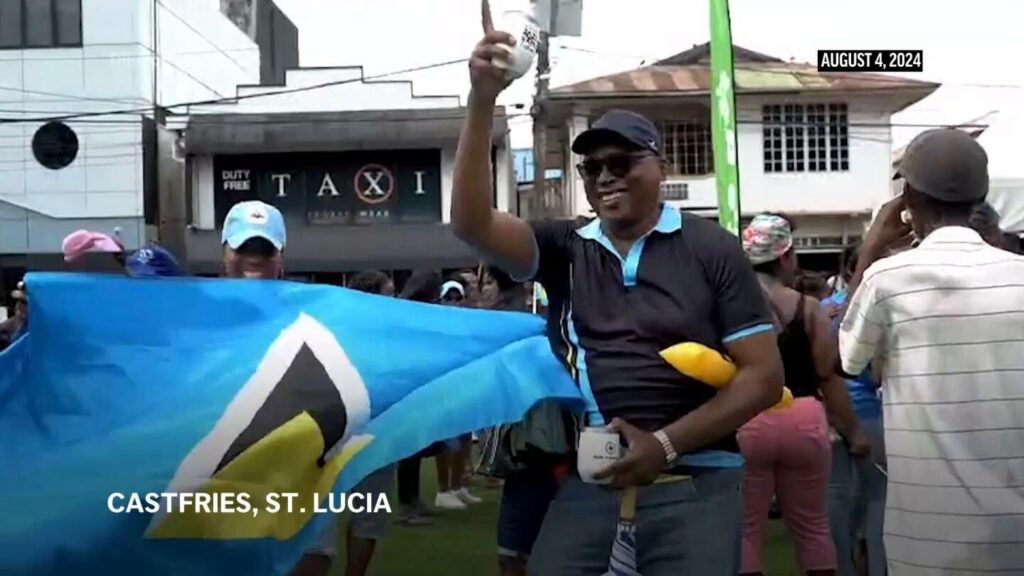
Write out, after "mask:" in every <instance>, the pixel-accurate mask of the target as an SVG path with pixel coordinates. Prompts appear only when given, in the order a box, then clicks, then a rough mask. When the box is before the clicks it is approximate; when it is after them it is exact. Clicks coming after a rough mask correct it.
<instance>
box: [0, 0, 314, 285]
mask: <svg viewBox="0 0 1024 576" xmlns="http://www.w3.org/2000/svg"><path fill="white" fill-rule="evenodd" d="M235 4H240V5H235ZM229 5H231V6H229ZM297 64H298V32H297V29H296V28H295V26H294V25H292V24H291V22H290V21H289V20H288V18H287V16H286V15H284V14H283V13H282V12H281V11H280V10H279V9H277V7H276V6H275V5H274V3H273V2H272V1H270V0H247V1H246V2H240V3H239V2H227V1H225V0H174V1H173V2H169V1H167V0H0V102H2V103H0V172H2V173H3V174H2V176H0V266H2V267H3V268H4V269H5V271H6V272H5V273H10V274H20V271H21V270H24V268H26V267H29V268H33V269H38V268H47V267H53V266H59V262H60V259H59V253H60V250H61V240H62V239H63V237H64V236H65V235H67V234H68V233H70V232H72V231H74V230H76V229H81V228H85V229H91V230H97V231H102V232H106V233H112V232H115V231H116V232H118V233H119V235H120V237H121V240H122V241H123V242H124V244H125V245H126V247H127V248H129V249H133V248H136V247H138V246H139V245H141V244H143V243H144V242H145V241H147V240H150V239H157V238H158V237H159V236H160V232H161V229H162V228H166V227H167V226H168V225H169V219H173V214H167V213H166V211H162V208H163V206H164V204H165V201H166V200H167V199H168V198H170V197H172V196H174V195H175V193H177V194H178V195H180V194H181V192H182V187H183V184H184V163H183V162H182V161H180V160H179V159H176V151H175V150H174V134H172V133H170V132H168V131H167V130H166V129H165V128H164V123H165V121H166V118H167V117H171V116H173V115H175V114H177V113H181V112H183V111H187V110H190V109H194V108H190V107H189V106H187V104H189V103H193V102H202V101H210V100H216V99H219V98H223V97H226V96H233V95H234V94H235V88H236V86H237V85H239V84H258V83H260V82H273V81H277V80H280V79H282V78H283V70H284V69H285V68H287V67H294V66H296V65H297ZM176 224H180V225H182V226H184V223H183V222H171V223H170V225H176ZM5 284H7V282H5Z"/></svg>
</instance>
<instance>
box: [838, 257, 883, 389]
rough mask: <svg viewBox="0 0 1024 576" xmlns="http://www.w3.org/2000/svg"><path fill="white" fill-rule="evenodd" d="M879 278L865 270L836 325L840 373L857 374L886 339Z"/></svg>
mask: <svg viewBox="0 0 1024 576" xmlns="http://www.w3.org/2000/svg"><path fill="white" fill-rule="evenodd" d="M878 292H879V291H878V280H877V278H876V277H875V276H873V275H870V269H869V270H868V273H866V274H865V275H864V281H863V282H861V284H860V286H859V287H858V288H857V292H856V293H855V294H854V295H853V296H852V297H851V298H850V305H849V306H847V308H846V315H845V316H844V317H843V323H842V324H841V325H840V327H839V358H840V360H842V365H843V372H845V373H847V374H860V373H861V372H863V371H864V369H865V368H867V366H868V364H870V363H871V361H872V360H873V359H874V358H875V356H876V355H877V354H878V352H879V351H880V349H881V347H882V346H883V343H884V341H885V332H886V329H887V328H886V326H887V324H886V322H885V310H884V309H883V306H884V303H882V302H879V296H878Z"/></svg>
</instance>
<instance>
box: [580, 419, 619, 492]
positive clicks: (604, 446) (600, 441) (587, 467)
mask: <svg viewBox="0 0 1024 576" xmlns="http://www.w3.org/2000/svg"><path fill="white" fill-rule="evenodd" d="M622 452H623V451H622V441H621V439H620V438H619V434H618V432H615V431H613V430H611V429H609V428H606V427H604V426H597V427H588V428H584V429H583V431H582V432H580V444H579V449H578V450H577V456H576V468H577V471H578V472H579V475H580V479H581V480H583V481H584V482H586V483H588V484H609V483H610V482H611V481H612V479H611V478H610V477H609V478H602V479H600V480H598V479H596V478H594V474H597V473H598V472H600V471H601V470H604V469H606V468H608V467H609V466H611V465H612V464H614V463H615V462H616V461H617V460H618V459H619V458H622V456H623V454H622Z"/></svg>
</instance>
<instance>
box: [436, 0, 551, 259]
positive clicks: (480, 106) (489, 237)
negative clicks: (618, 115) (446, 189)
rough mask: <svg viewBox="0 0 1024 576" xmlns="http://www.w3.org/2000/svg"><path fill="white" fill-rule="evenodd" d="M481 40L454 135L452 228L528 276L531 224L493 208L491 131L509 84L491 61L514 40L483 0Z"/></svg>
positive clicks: (533, 255)
mask: <svg viewBox="0 0 1024 576" xmlns="http://www.w3.org/2000/svg"><path fill="white" fill-rule="evenodd" d="M481 4H482V12H483V18H482V19H483V27H484V38H483V40H481V41H480V43H479V44H477V46H476V49H475V50H474V51H473V55H472V57H471V58H470V62H469V69H470V78H471V81H472V89H471V90H470V95H469V101H468V108H467V112H466V122H465V124H464V125H463V127H462V134H461V135H460V137H459V147H458V151H457V152H456V155H455V170H454V174H453V177H452V209H451V222H452V228H453V230H454V232H455V234H456V236H458V237H459V238H460V239H461V240H462V241H463V242H465V243H467V244H469V245H470V246H472V247H473V248H474V249H476V250H477V251H478V252H480V253H481V254H482V255H483V256H484V257H485V258H486V259H488V260H491V261H493V262H494V263H495V264H497V265H498V266H500V267H502V268H504V269H505V270H506V271H507V272H509V273H510V274H511V275H513V277H516V278H526V277H528V276H530V275H532V274H533V273H534V272H535V271H536V270H535V268H536V265H537V251H538V250H537V241H536V239H535V238H534V234H533V230H532V229H531V228H530V225H529V224H527V223H526V222H524V221H523V220H520V219H519V218H517V217H515V216H513V215H511V214H506V213H504V212H499V211H498V210H495V209H494V207H493V206H492V198H494V189H493V185H492V178H491V129H492V126H493V122H494V109H495V106H496V102H497V98H498V95H499V94H500V93H501V91H502V90H504V89H505V88H506V87H507V86H508V84H509V78H508V76H507V72H506V70H504V69H503V68H501V67H499V66H495V65H494V60H495V59H507V57H508V53H507V52H506V51H505V50H503V49H502V48H501V47H500V46H499V44H505V45H508V46H511V45H513V44H514V43H515V39H514V38H512V37H511V36H510V35H509V34H506V33H504V32H498V31H495V30H494V26H493V24H492V22H491V16H490V7H489V5H488V3H487V0H483V1H482V2H481Z"/></svg>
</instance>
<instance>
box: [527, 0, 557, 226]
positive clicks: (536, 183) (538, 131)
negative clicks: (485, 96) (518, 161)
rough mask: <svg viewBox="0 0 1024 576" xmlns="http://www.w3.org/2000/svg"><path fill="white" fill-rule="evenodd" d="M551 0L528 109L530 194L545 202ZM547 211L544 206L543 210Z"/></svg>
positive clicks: (553, 14) (554, 7)
mask: <svg viewBox="0 0 1024 576" xmlns="http://www.w3.org/2000/svg"><path fill="white" fill-rule="evenodd" d="M530 1H531V2H532V3H533V7H534V14H535V15H537V16H538V17H539V14H537V6H538V4H539V3H538V2H537V0H530ZM549 1H550V3H551V13H550V18H549V20H548V30H546V31H545V30H541V33H540V46H538V47H537V93H536V95H535V96H534V98H533V108H532V109H531V111H530V113H531V115H532V116H533V195H534V198H535V199H536V200H537V201H538V202H539V203H540V205H541V206H543V205H544V199H545V196H546V193H545V192H546V187H547V179H546V178H545V177H544V173H545V172H546V168H547V153H548V138H547V133H548V131H547V116H548V115H547V100H548V80H549V78H550V76H551V56H550V54H551V53H550V47H549V41H550V39H551V36H552V33H553V32H556V31H557V28H556V26H557V22H558V0H549ZM558 199H559V200H561V195H560V194H559V195H558ZM564 204H565V203H564V202H561V201H559V202H558V207H559V208H561V207H563V206H564ZM542 211H543V212H545V216H550V214H547V210H546V209H544V210H542ZM558 216H564V214H558Z"/></svg>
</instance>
